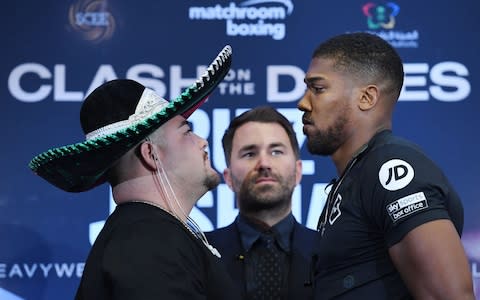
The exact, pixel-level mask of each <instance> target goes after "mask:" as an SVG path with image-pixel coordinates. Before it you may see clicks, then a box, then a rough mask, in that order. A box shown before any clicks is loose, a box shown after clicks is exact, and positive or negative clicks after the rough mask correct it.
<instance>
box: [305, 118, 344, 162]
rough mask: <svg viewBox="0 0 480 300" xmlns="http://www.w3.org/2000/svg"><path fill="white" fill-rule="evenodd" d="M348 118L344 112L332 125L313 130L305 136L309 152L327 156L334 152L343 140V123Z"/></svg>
mask: <svg viewBox="0 0 480 300" xmlns="http://www.w3.org/2000/svg"><path fill="white" fill-rule="evenodd" d="M347 122H348V120H347V117H346V114H342V115H341V116H340V117H339V118H338V119H336V121H335V123H334V124H333V126H331V127H329V128H327V130H324V131H321V130H319V129H317V130H315V133H313V134H310V135H308V136H307V148H308V151H309V152H310V153H311V154H318V155H324V156H329V155H332V154H334V153H335V152H336V151H337V150H338V148H340V146H341V145H342V144H343V142H344V130H345V124H347Z"/></svg>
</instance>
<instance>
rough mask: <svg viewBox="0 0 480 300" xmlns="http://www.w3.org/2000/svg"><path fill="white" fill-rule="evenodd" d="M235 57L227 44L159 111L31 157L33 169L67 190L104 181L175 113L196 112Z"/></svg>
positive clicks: (82, 188)
mask: <svg viewBox="0 0 480 300" xmlns="http://www.w3.org/2000/svg"><path fill="white" fill-rule="evenodd" d="M231 61H232V49H231V47H230V46H225V47H224V48H223V50H222V51H221V52H220V53H219V54H218V56H217V57H216V58H215V60H214V61H213V62H212V63H211V64H210V66H209V67H208V68H207V71H206V72H205V73H204V74H203V75H202V76H201V77H200V78H199V79H197V80H196V82H195V83H194V84H192V85H191V86H190V87H188V88H187V89H186V90H185V91H184V92H183V93H182V94H181V95H180V96H178V97H177V98H175V99H174V100H172V101H170V103H169V104H168V105H167V106H166V107H165V108H163V109H162V110H161V111H159V112H158V113H156V114H154V115H153V116H150V117H148V118H146V119H145V120H142V121H141V122H139V123H136V124H135V125H132V126H130V127H128V128H125V129H123V130H119V131H117V132H115V133H113V134H108V135H105V136H101V137H98V138H95V139H91V140H87V141H85V142H81V143H76V144H72V145H68V146H63V147H59V148H54V149H51V150H48V151H46V152H44V153H41V154H39V155H37V156H36V157H34V158H33V159H32V160H31V161H30V163H29V167H30V169H32V170H33V171H34V172H35V173H36V174H37V175H39V176H41V177H42V178H44V179H45V180H47V181H48V182H50V183H51V184H53V185H54V186H56V187H58V188H60V189H62V190H65V191H67V192H82V191H86V190H89V189H91V188H93V187H95V186H97V185H99V184H102V183H104V182H105V173H106V172H107V170H108V169H109V168H110V167H111V166H112V165H113V164H114V163H115V162H116V161H117V160H118V159H119V158H120V157H121V156H122V155H124V154H125V153H126V152H128V151H129V150H130V149H132V148H133V147H135V146H136V145H137V144H138V143H140V142H141V141H142V140H144V139H145V138H146V137H147V136H148V135H150V134H151V133H152V132H154V131H155V130H156V129H157V128H159V127H160V126H161V125H162V124H164V123H165V122H167V121H168V120H170V119H172V118H173V117H175V116H177V115H183V116H185V117H188V116H189V115H190V114H191V113H193V111H194V110H196V109H197V108H198V107H199V106H200V105H201V104H202V103H203V102H204V101H205V100H206V98H207V97H208V96H209V95H210V94H211V93H212V92H213V91H214V89H215V88H216V87H217V86H218V84H219V83H220V82H221V81H222V80H223V78H224V77H225V75H226V74H227V73H228V71H229V70H230V66H231Z"/></svg>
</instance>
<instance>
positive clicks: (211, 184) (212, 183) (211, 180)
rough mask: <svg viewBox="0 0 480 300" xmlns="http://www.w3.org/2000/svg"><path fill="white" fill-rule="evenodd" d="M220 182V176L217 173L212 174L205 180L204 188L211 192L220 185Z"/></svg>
mask: <svg viewBox="0 0 480 300" xmlns="http://www.w3.org/2000/svg"><path fill="white" fill-rule="evenodd" d="M220 181H221V178H220V175H219V174H218V173H217V172H213V173H211V174H209V175H208V176H207V177H206V178H205V186H206V187H207V189H208V190H209V191H211V190H213V189H214V188H216V187H217V186H218V185H219V184H220Z"/></svg>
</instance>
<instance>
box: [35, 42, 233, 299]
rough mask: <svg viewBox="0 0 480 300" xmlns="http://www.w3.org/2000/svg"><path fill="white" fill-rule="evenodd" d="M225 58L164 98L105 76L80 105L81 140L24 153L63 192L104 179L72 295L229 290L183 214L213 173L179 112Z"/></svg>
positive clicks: (203, 91) (225, 53)
mask: <svg viewBox="0 0 480 300" xmlns="http://www.w3.org/2000/svg"><path fill="white" fill-rule="evenodd" d="M230 64H231V48H230V47H229V46H226V47H225V48H224V49H223V50H222V51H221V52H220V54H219V55H218V56H217V58H216V59H215V60H214V61H213V62H212V64H211V65H210V66H209V67H208V68H207V71H206V72H205V74H204V75H203V76H202V77H201V78H200V79H198V80H197V81H196V82H195V83H194V84H193V85H192V86H190V87H189V88H187V89H186V90H185V91H184V92H183V93H182V94H181V95H180V96H179V97H177V98H176V99H174V100H173V101H171V102H168V101H166V100H164V99H162V98H161V97H160V96H159V95H157V94H156V93H155V92H154V91H152V90H150V89H148V88H145V87H144V86H143V85H141V84H140V83H138V82H136V81H133V80H128V79H119V80H112V81H109V82H107V83H105V84H103V85H101V86H100V87H98V88H97V89H95V90H94V91H93V92H92V93H91V94H90V95H89V96H88V97H87V98H86V99H85V101H84V103H83V105H82V108H81V112H80V120H81V125H82V128H83V130H84V132H85V134H86V141H84V142H81V143H77V144H73V145H68V146H64V147H59V148H55V149H51V150H48V151H46V152H44V153H42V154H40V155H38V156H36V157H35V158H34V159H32V161H31V162H30V164H29V166H30V168H31V169H32V170H33V171H34V172H35V173H37V174H38V175H39V176H41V177H43V178H44V179H46V180H47V181H48V182H50V183H51V184H53V185H55V186H57V187H59V188H61V189H63V190H65V191H69V192H82V191H86V190H89V189H91V188H93V187H95V186H97V185H99V184H102V183H104V182H108V183H109V184H110V185H111V186H112V193H113V197H114V200H115V202H116V203H117V207H116V209H115V211H114V212H113V213H112V214H111V215H110V216H109V217H108V219H107V221H106V223H105V226H104V228H103V229H102V231H101V232H100V234H99V236H98V237H97V239H96V241H95V243H94V245H93V247H92V249H91V251H90V253H89V256H88V259H87V262H86V265H85V269H84V272H83V276H82V279H81V282H80V286H79V288H78V290H77V294H76V298H75V299H77V300H80V299H88V300H95V299H136V300H137V299H235V297H236V295H237V292H236V291H234V290H233V285H232V283H231V282H230V279H229V277H228V275H227V273H226V271H225V270H224V269H223V266H222V265H221V264H220V260H219V257H220V254H219V253H218V251H216V249H215V248H213V247H212V246H211V245H210V244H209V243H208V241H207V240H206V238H205V236H204V234H203V232H202V231H201V230H200V228H199V227H198V226H197V225H196V224H195V222H194V221H193V220H191V219H190V218H189V217H188V215H189V213H190V211H191V210H192V208H193V206H194V205H195V203H196V202H197V201H198V199H200V197H201V196H202V195H204V194H205V193H206V192H207V191H208V190H210V189H213V188H214V187H216V186H217V185H218V183H219V182H220V177H219V175H218V174H217V172H216V171H215V170H214V169H213V168H212V167H211V163H210V160H209V159H208V154H207V152H206V151H205V150H206V147H207V146H208V144H207V141H206V140H205V139H203V138H200V137H199V136H197V135H196V134H194V133H193V132H192V131H191V128H190V127H189V125H188V123H187V122H186V119H187V118H188V117H189V116H190V114H192V113H193V111H195V109H197V108H198V107H199V106H200V105H201V104H202V103H203V102H204V101H205V100H206V98H207V97H208V96H209V94H210V93H211V92H212V91H213V90H214V89H215V87H216V86H217V85H218V84H219V83H220V82H221V80H222V79H223V78H224V76H225V75H226V74H227V72H228V70H229V68H230Z"/></svg>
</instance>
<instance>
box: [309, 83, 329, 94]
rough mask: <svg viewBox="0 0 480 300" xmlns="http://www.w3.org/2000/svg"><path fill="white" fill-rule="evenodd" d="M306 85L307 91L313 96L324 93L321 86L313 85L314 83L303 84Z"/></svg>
mask: <svg viewBox="0 0 480 300" xmlns="http://www.w3.org/2000/svg"><path fill="white" fill-rule="evenodd" d="M305 84H306V85H307V89H308V90H309V91H310V92H312V93H313V94H315V95H316V94H319V93H322V92H323V91H325V88H324V87H323V86H322V85H315V84H314V83H311V82H310V83H308V82H306V83H305Z"/></svg>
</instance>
